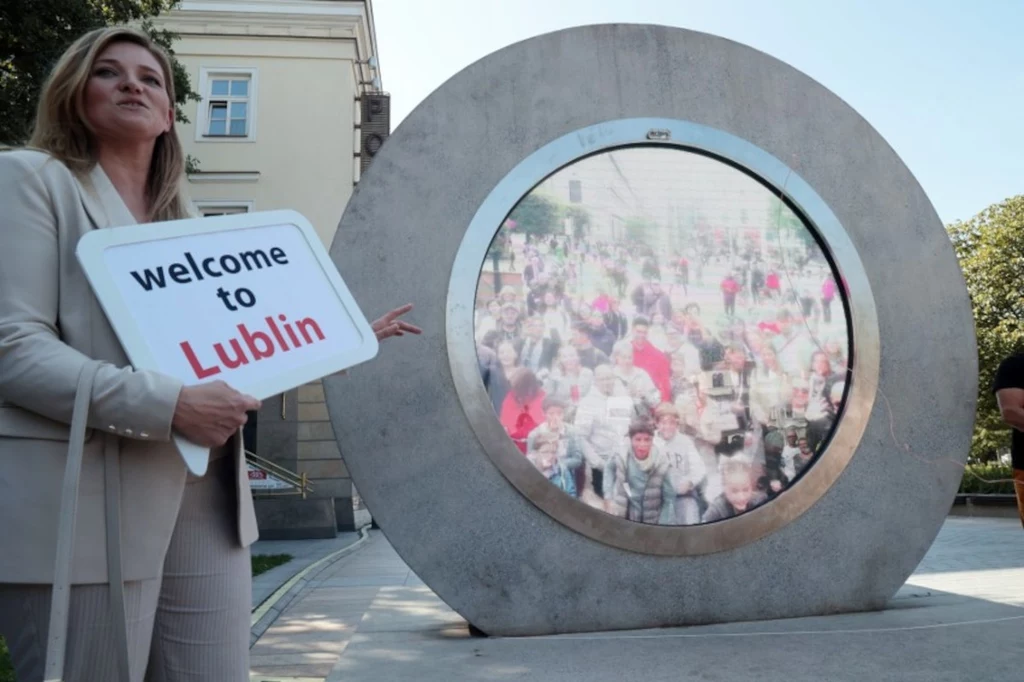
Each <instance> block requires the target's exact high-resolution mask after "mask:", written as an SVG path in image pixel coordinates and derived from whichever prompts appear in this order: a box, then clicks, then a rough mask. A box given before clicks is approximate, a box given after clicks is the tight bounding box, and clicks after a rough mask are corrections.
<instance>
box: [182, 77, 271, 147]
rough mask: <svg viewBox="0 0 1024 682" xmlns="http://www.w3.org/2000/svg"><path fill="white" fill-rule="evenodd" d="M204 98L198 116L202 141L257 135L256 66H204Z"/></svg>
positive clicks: (201, 85)
mask: <svg viewBox="0 0 1024 682" xmlns="http://www.w3.org/2000/svg"><path fill="white" fill-rule="evenodd" d="M199 88H200V92H201V93H202V95H203V100H202V102H200V104H199V110H198V112H197V116H196V140H197V141H200V142H250V141H253V140H255V139H256V89H257V72H256V69H247V68H216V69H215V68H209V69H207V68H205V67H204V68H202V69H200V72H199Z"/></svg>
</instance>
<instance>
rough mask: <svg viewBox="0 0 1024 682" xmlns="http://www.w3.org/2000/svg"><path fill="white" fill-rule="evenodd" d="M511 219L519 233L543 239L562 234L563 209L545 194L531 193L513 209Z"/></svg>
mask: <svg viewBox="0 0 1024 682" xmlns="http://www.w3.org/2000/svg"><path fill="white" fill-rule="evenodd" d="M509 219H511V220H514V221H515V223H516V228H515V229H516V230H517V231H520V232H522V233H523V234H530V235H533V236H535V237H543V236H546V235H549V234H555V233H558V232H561V220H562V207H561V206H560V205H559V203H558V202H557V201H555V200H554V199H552V198H550V197H548V196H546V195H544V194H538V193H537V192H531V193H530V194H527V195H526V196H525V197H523V199H522V201H520V202H519V203H518V204H517V205H516V207H515V208H514V209H512V213H511V214H510V215H509Z"/></svg>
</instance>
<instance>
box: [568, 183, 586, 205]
mask: <svg viewBox="0 0 1024 682" xmlns="http://www.w3.org/2000/svg"><path fill="white" fill-rule="evenodd" d="M569 202H570V203H573V204H581V203H583V183H582V182H580V181H579V180H570V181H569Z"/></svg>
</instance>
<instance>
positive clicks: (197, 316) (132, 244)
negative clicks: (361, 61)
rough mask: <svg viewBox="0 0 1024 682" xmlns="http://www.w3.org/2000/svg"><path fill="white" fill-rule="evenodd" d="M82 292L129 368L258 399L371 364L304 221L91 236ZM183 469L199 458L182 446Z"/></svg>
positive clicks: (228, 220)
mask: <svg viewBox="0 0 1024 682" xmlns="http://www.w3.org/2000/svg"><path fill="white" fill-rule="evenodd" d="M77 255H78V259H79V261H80V262H81V263H82V267H83V268H84V270H85V274H86V276H87V277H88V279H89V283H90V284H91V285H92V288H93V290H94V292H95V294H96V297H97V299H99V302H100V305H102V307H103V310H104V312H105V313H106V314H107V317H108V318H109V320H110V323H111V325H112V326H113V328H114V331H115V332H116V333H117V336H118V339H120V341H121V344H122V345H123V346H124V349H125V352H126V353H127V355H128V358H129V359H130V360H131V362H132V364H133V365H134V366H135V367H136V368H139V369H148V370H154V371H158V372H162V373H164V374H167V375H170V376H173V377H175V378H177V379H180V380H181V381H183V382H184V383H185V384H186V385H190V384H198V383H204V382H207V381H215V380H223V381H225V382H227V383H228V384H230V385H232V386H233V387H234V388H236V389H238V390H239V391H242V392H243V393H248V394H250V395H252V396H254V397H256V398H258V399H261V400H262V399H264V398H268V397H270V396H272V395H277V394H279V393H282V392H284V391H287V390H289V389H292V388H295V387H296V386H300V385H302V384H304V383H307V382H309V381H314V380H316V379H319V378H321V377H324V376H327V375H329V374H333V373H335V372H338V371H341V370H343V369H347V368H349V367H352V366H353V365H357V364H359V363H361V362H365V361H367V360H370V359H371V358H373V357H374V356H375V355H376V354H377V338H376V336H375V335H374V333H373V329H372V328H371V326H370V323H369V322H368V321H367V320H366V318H365V317H364V316H363V314H362V312H361V311H360V310H359V307H358V305H357V304H356V302H355V300H354V299H353V298H352V295H351V294H350V293H349V291H348V288H347V287H346V286H345V283H344V282H343V281H342V279H341V276H340V275H339V274H338V271H337V269H336V268H335V267H334V264H333V263H332V262H331V260H330V257H329V256H328V255H327V252H326V250H325V249H324V247H323V245H322V244H321V242H320V239H319V237H318V236H317V235H316V232H315V231H314V230H313V227H312V226H311V225H310V224H309V222H308V221H307V220H306V219H305V218H304V217H302V216H301V215H300V214H298V213H296V212H294V211H264V212H258V213H245V214H240V215H227V216H217V217H213V218H197V219H190V220H175V221H170V222H163V223H149V224H144V225H131V226H126V227H115V228H107V229H102V230H94V231H92V232H90V233H88V234H86V235H85V236H84V237H83V238H82V239H81V240H80V241H79V243H78V248H77ZM175 441H176V443H177V444H178V447H179V450H180V451H181V453H182V457H184V459H185V462H186V464H188V467H189V469H190V470H191V471H192V472H194V473H196V474H202V473H205V471H206V464H207V459H208V455H209V451H208V450H207V449H206V448H201V447H199V446H197V445H195V444H193V443H189V442H188V441H186V440H185V439H183V438H181V437H180V436H176V438H175Z"/></svg>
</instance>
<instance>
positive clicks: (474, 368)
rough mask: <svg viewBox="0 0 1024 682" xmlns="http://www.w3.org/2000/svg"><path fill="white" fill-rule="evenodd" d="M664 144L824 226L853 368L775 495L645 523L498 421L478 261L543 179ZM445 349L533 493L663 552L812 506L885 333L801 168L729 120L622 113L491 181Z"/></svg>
mask: <svg viewBox="0 0 1024 682" xmlns="http://www.w3.org/2000/svg"><path fill="white" fill-rule="evenodd" d="M641 145H657V146H661V147H675V148H678V149H681V150H683V151H691V152H697V153H702V154H704V155H706V156H710V157H713V158H716V159H718V160H720V161H724V162H726V163H728V164H730V165H733V166H734V167H737V168H738V169H740V170H742V171H745V172H747V173H748V174H750V175H752V176H754V177H755V178H756V179H758V180H759V181H760V182H762V184H765V185H766V186H767V187H768V188H769V189H770V190H771V191H774V193H775V194H776V195H778V196H780V197H782V198H783V199H784V200H786V201H787V203H788V204H789V205H790V206H791V207H792V208H793V209H794V210H795V211H796V212H797V214H798V215H800V216H801V217H802V218H803V219H804V222H805V224H809V226H810V227H812V228H813V229H812V233H813V232H816V233H817V234H816V236H817V237H818V238H819V243H821V246H822V248H823V250H824V252H825V254H826V256H827V257H828V258H829V259H830V260H831V263H832V266H833V267H834V268H835V269H836V270H837V271H838V274H839V280H840V282H841V286H840V288H841V290H842V293H843V302H844V308H845V310H846V314H847V315H848V318H847V319H848V329H849V330H850V337H851V339H850V341H851V343H850V356H851V360H852V368H851V369H850V374H849V376H848V379H847V386H846V396H845V399H844V404H843V409H842V412H841V413H840V414H839V415H838V417H837V425H836V426H835V427H834V429H833V432H832V435H831V438H830V440H829V442H828V444H827V446H826V448H825V450H824V451H823V452H822V453H820V454H819V455H818V456H817V457H816V459H815V460H814V462H813V463H812V465H811V466H810V467H808V469H807V470H806V471H805V472H804V473H803V475H802V476H800V477H799V478H798V479H797V480H796V481H795V482H794V483H793V484H792V485H790V486H789V487H788V488H787V489H786V490H785V491H783V492H782V493H781V494H780V495H779V496H778V497H776V498H775V499H774V500H772V501H771V502H768V503H766V504H764V505H762V506H760V507H758V508H756V509H753V510H751V511H749V512H746V513H744V514H741V515H739V516H736V517H734V518H731V519H727V520H724V521H718V522H715V523H710V524H701V525H694V526H668V525H665V526H660V525H645V524H639V523H635V522H631V521H626V520H625V519H621V518H618V517H615V516H612V515H610V514H607V513H605V512H604V511H601V510H598V509H594V508H592V507H590V506H588V505H586V504H584V503H582V502H580V501H579V500H577V499H575V498H573V497H570V496H569V495H566V494H564V493H563V492H562V491H561V490H559V489H558V488H557V487H555V486H553V485H551V484H550V483H549V482H548V480H547V479H546V478H545V477H544V476H543V475H542V474H541V473H540V472H539V471H537V470H536V469H535V468H534V467H533V465H532V464H530V462H529V461H527V459H526V458H525V457H523V455H522V453H521V452H520V451H519V450H518V449H517V448H516V447H515V445H514V444H513V442H512V440H511V439H510V438H509V437H508V435H507V434H506V433H505V430H504V428H503V427H502V426H501V424H500V423H499V421H498V417H497V415H496V414H495V413H494V409H493V407H492V405H491V402H490V399H489V397H488V395H487V391H486V389H485V387H484V385H483V382H482V381H481V379H480V372H479V368H478V361H477V353H476V343H475V333H474V332H475V330H474V315H473V312H474V309H475V299H476V295H477V285H478V280H479V276H480V272H481V266H482V264H483V263H484V261H485V257H486V255H487V251H488V249H489V247H490V245H491V242H492V241H493V239H494V237H495V235H496V234H497V232H498V230H499V229H500V228H501V226H502V224H503V222H504V220H505V218H506V217H507V216H508V214H509V213H510V212H511V211H512V209H513V208H514V207H515V205H516V204H517V203H518V202H519V201H520V200H521V199H522V198H523V197H524V196H525V195H526V194H528V193H529V192H530V191H531V190H532V189H533V188H534V187H535V186H536V185H538V184H539V183H540V182H541V181H543V180H544V179H545V178H547V177H549V176H550V175H552V174H553V173H555V172H557V171H559V170H560V169H562V168H564V167H565V166H568V165H570V164H572V163H573V162H575V161H577V160H580V159H582V158H584V157H587V156H592V155H594V154H596V153H599V152H602V151H610V150H614V149H617V148H622V147H637V146H641ZM446 332H447V348H448V360H449V363H450V366H451V370H452V376H453V379H454V382H455V388H456V392H457V393H458V396H459V400H460V401H461V403H462V407H463V409H464V411H465V414H466V416H467V418H468V419H469V422H470V425H471V426H472V428H473V431H474V433H475V434H476V436H477V438H478V439H479V440H480V444H481V445H482V446H483V448H484V451H485V452H486V453H487V455H488V457H490V459H491V460H492V462H493V463H494V465H495V466H496V467H497V468H498V469H499V470H500V471H501V472H502V474H503V475H504V476H505V477H506V478H507V479H508V480H509V481H510V482H511V483H512V485H513V486H515V487H516V489H518V490H519V492H520V493H522V494H523V495H524V496H525V497H526V498H527V499H528V500H529V501H530V502H531V503H533V504H534V505H536V506H537V507H538V508H539V509H541V510H542V511H544V512H545V513H546V514H548V515H549V516H551V517H552V518H554V519H555V520H556V521H558V522H559V523H561V524H563V525H565V526H567V527H569V528H571V529H573V530H575V531H576V532H578V533H581V534H583V535H585V536H587V537H589V538H591V539H593V540H597V541H599V542H602V543H604V544H607V545H611V546H613V547H618V548H621V549H625V550H629V551H634V552H640V553H644V554H653V555H662V556H691V555H700V554H710V553H714V552H722V551H726V550H730V549H734V548H736V547H740V546H743V545H745V544H748V543H751V542H754V541H756V540H758V539H760V538H763V537H765V536H767V535H769V534H771V533H773V532H775V531H777V530H779V529H780V528H782V527H783V526H785V525H786V524H788V523H790V522H792V521H793V520H795V519H797V518H798V517H799V516H800V515H801V514H803V513H804V512H806V511H807V510H808V509H810V508H811V506H812V505H814V504H815V503H816V502H817V501H818V500H819V499H821V497H822V496H824V495H825V493H826V492H827V491H828V490H829V488H830V487H831V486H832V484H833V483H835V482H836V480H837V479H838V478H839V476H840V474H841V473H842V472H843V470H844V469H845V468H846V466H847V464H848V463H849V462H850V460H851V459H852V458H853V455H854V453H855V452H856V449H857V446H858V444H859V443H860V440H861V437H862V436H863V434H864V429H865V428H866V426H867V422H868V418H869V416H870V415H871V410H872V407H873V405H874V402H875V394H876V390H877V387H878V371H879V362H880V356H879V352H880V340H879V329H878V317H877V312H876V309H875V302H874V297H873V295H872V292H871V285H870V282H869V281H868V277H867V273H866V272H865V269H864V266H863V264H862V263H861V260H860V256H859V254H858V253H857V250H856V248H855V247H854V245H853V242H852V241H851V240H850V238H849V236H848V235H847V234H846V231H845V230H844V229H843V227H842V225H841V224H840V222H839V220H838V218H837V217H836V216H835V215H834V214H833V213H832V211H831V209H829V207H828V205H827V204H826V203H825V202H824V201H823V200H822V199H821V197H819V196H818V194H817V193H816V192H815V191H814V189H813V188H811V186H810V185H808V184H807V183H806V182H805V181H804V180H803V179H802V178H800V177H799V176H798V175H797V174H796V173H795V172H793V171H792V170H791V169H790V168H788V167H787V166H786V165H785V164H783V163H782V162H781V161H779V160H778V159H776V158H775V157H774V156H772V155H771V154H769V153H767V152H765V151H764V150H762V149H760V148H758V147H756V146H755V145H753V144H751V143H749V142H747V141H745V140H743V139H741V138H739V137H736V136H734V135H731V134H729V133H726V132H724V131H722V130H718V129H714V128H710V127H708V126H703V125H699V124H696V123H692V122H688V121H681V120H674V119H662V118H634V119H620V120H614V121H608V122H605V123H600V124H597V125H594V126H591V127H588V128H584V129H582V130H578V131H575V132H572V133H569V134H567V135H564V136H562V137H560V138H558V139H556V140H554V141H553V142H550V143H549V144H547V145H545V146H544V147H542V148H541V149H539V150H537V151H536V152H534V153H533V154H531V155H530V156H528V157H527V158H526V159H524V160H523V161H522V162H520V163H519V165H517V166H516V167H515V168H514V169H513V170H512V171H511V172H510V173H509V174H508V175H506V176H505V177H504V178H503V179H502V180H501V182H499V183H498V185H497V186H496V187H495V188H494V190H492V191H491V193H490V195H489V196H488V197H487V198H486V200H485V201H484V202H483V204H482V205H481V206H480V208H479V209H478V210H477V213H476V215H475V216H474V218H473V220H472V222H471V223H470V225H469V227H468V229H467V230H466V234H465V236H464V237H463V240H462V243H461V245H460V247H459V250H458V252H457V253H456V256H455V261H454V264H453V267H452V274H451V279H450V282H449V286H448V300H447V317H446Z"/></svg>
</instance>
